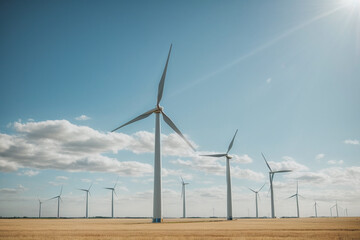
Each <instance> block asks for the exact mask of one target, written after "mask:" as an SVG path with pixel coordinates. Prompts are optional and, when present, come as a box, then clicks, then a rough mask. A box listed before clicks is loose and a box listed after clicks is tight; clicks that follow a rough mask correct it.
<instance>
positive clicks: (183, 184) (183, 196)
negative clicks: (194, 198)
mask: <svg viewBox="0 0 360 240" xmlns="http://www.w3.org/2000/svg"><path fill="white" fill-rule="evenodd" d="M188 184H190V183H186V182H184V179H183V178H182V177H181V185H182V189H181V197H182V199H183V218H186V208H185V185H188Z"/></svg>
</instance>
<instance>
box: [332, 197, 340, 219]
mask: <svg viewBox="0 0 360 240" xmlns="http://www.w3.org/2000/svg"><path fill="white" fill-rule="evenodd" d="M333 208H336V217H339V211H338V203H337V201H336V204H335V205H334V206H332V207H331V208H330V212H331V216H332V209H333Z"/></svg>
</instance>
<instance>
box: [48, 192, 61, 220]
mask: <svg viewBox="0 0 360 240" xmlns="http://www.w3.org/2000/svg"><path fill="white" fill-rule="evenodd" d="M62 190H63V187H62V186H61V190H60V194H59V195H57V196H55V197H53V198H50V199H49V200H52V199H55V198H57V200H58V208H57V218H60V200H61V201H62V199H61V194H62Z"/></svg>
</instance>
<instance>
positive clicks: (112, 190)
mask: <svg viewBox="0 0 360 240" xmlns="http://www.w3.org/2000/svg"><path fill="white" fill-rule="evenodd" d="M118 180H119V178H118V179H117V180H116V182H115V185H114V187H112V188H105V189H108V190H111V218H114V193H115V195H116V196H117V194H116V191H115V188H116V185H117V182H118Z"/></svg>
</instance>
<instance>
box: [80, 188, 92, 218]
mask: <svg viewBox="0 0 360 240" xmlns="http://www.w3.org/2000/svg"><path fill="white" fill-rule="evenodd" d="M91 187H92V184H91V185H90V187H89V188H88V189H84V188H79V189H78V190H80V191H84V192H85V194H86V215H85V217H86V218H89V194H90V188H91ZM90 196H91V194H90Z"/></svg>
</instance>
